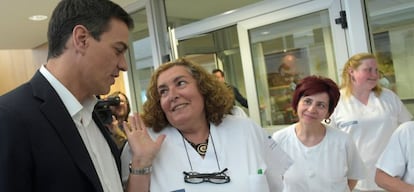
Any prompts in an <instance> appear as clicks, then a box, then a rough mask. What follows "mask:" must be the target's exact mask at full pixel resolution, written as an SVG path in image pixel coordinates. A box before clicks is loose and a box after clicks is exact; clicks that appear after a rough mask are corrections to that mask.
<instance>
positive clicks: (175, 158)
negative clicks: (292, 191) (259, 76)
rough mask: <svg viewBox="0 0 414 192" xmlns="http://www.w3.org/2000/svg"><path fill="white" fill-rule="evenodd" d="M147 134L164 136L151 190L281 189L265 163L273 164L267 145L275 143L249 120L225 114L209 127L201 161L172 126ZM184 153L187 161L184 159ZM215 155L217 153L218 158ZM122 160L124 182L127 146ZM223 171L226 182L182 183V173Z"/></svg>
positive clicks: (244, 191)
mask: <svg viewBox="0 0 414 192" xmlns="http://www.w3.org/2000/svg"><path fill="white" fill-rule="evenodd" d="M149 132H150V134H151V136H152V137H153V138H156V137H157V136H158V135H159V134H165V135H166V138H165V140H164V142H163V144H162V146H161V150H160V152H159V153H158V155H157V156H156V158H155V160H154V161H153V164H152V167H153V172H152V174H151V184H150V190H151V191H156V192H158V191H160V192H161V191H162V192H168V191H180V192H182V191H185V192H212V191H214V192H231V191H237V192H252V191H271V192H274V191H281V188H282V187H283V186H282V181H281V174H279V175H274V174H272V173H271V172H269V170H267V169H268V167H269V166H268V163H272V162H270V161H268V160H269V159H268V157H267V155H268V151H267V147H268V144H267V143H269V141H271V142H274V141H273V140H272V139H271V137H270V136H268V135H267V134H266V132H265V131H264V130H263V129H262V128H261V127H259V126H258V125H257V124H255V123H254V122H253V121H251V120H250V119H247V118H243V117H237V116H232V115H228V116H226V117H225V118H224V119H223V122H222V123H221V124H220V125H218V126H215V125H214V124H210V135H211V136H210V137H209V139H208V147H207V153H206V155H205V157H204V159H203V158H202V157H201V156H200V155H199V154H198V153H197V151H196V150H195V149H194V148H193V147H192V146H191V145H190V144H189V143H188V142H187V141H186V140H184V139H183V137H182V136H181V134H180V133H179V132H178V131H177V129H176V128H174V127H166V128H164V129H163V130H162V131H161V132H160V133H154V132H152V129H149ZM184 145H185V147H184ZM185 148H187V151H186V150H185ZM187 152H188V156H189V158H187ZM215 154H217V158H216V155H215ZM284 154H285V153H284ZM121 158H122V163H123V165H122V166H123V168H122V170H123V180H124V181H125V180H126V179H127V178H128V174H129V172H128V168H127V165H128V162H129V161H130V158H131V154H130V153H129V146H126V147H125V148H124V151H123V154H122V157H121ZM190 162H191V165H192V170H191V166H190ZM217 162H218V163H217ZM125 164H126V165H125ZM219 166H220V167H219ZM224 168H227V169H228V171H226V172H225V173H226V174H227V175H228V176H230V179H231V181H230V182H229V183H225V184H212V183H209V182H204V183H200V184H189V183H185V182H184V174H183V171H185V172H190V171H196V172H199V173H212V172H219V171H221V170H223V169H224ZM259 169H262V170H263V171H264V174H263V175H259V174H258V170H259ZM269 186H271V187H269ZM269 188H271V189H269ZM277 188H278V189H277Z"/></svg>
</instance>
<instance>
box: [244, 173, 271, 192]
mask: <svg viewBox="0 0 414 192" xmlns="http://www.w3.org/2000/svg"><path fill="white" fill-rule="evenodd" d="M248 184H249V191H260V192H269V185H268V183H267V178H266V175H262V174H255V175H249V183H248Z"/></svg>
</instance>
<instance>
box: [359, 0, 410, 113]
mask: <svg viewBox="0 0 414 192" xmlns="http://www.w3.org/2000/svg"><path fill="white" fill-rule="evenodd" d="M365 4H366V9H367V15H368V24H369V28H370V30H369V31H370V33H371V34H370V36H371V40H372V49H373V52H374V53H375V54H376V55H377V57H378V65H379V70H380V71H381V72H382V73H383V77H384V78H386V80H385V79H383V80H385V81H384V82H387V81H388V82H389V83H385V84H384V86H386V87H387V88H390V89H391V90H393V91H395V92H396V93H397V94H398V95H399V96H400V97H401V99H402V100H403V102H404V103H405V104H406V106H407V108H408V109H409V110H410V111H411V113H413V112H414V84H413V83H412V82H413V81H414V76H413V75H411V73H410V71H414V65H412V64H411V63H412V62H413V61H414V23H413V21H414V14H413V12H414V2H413V1H412V0H398V1H389V0H366V1H365Z"/></svg>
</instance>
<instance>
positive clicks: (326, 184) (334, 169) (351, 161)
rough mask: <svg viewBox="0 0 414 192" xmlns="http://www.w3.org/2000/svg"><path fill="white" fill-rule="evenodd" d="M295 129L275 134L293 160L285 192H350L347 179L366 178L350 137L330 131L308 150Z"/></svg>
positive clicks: (286, 178) (336, 131)
mask: <svg viewBox="0 0 414 192" xmlns="http://www.w3.org/2000/svg"><path fill="white" fill-rule="evenodd" d="M295 126H296V124H293V125H290V126H289V127H287V128H285V129H282V130H280V131H277V132H275V133H274V134H273V139H275V141H276V143H278V144H279V146H280V147H281V148H282V149H283V150H284V151H285V152H286V153H287V154H288V155H289V156H290V157H291V158H292V159H293V160H294V163H293V165H292V166H291V167H290V168H289V170H288V171H286V173H285V175H284V184H285V185H284V192H308V191H318V192H349V191H350V190H349V187H348V179H354V180H358V179H362V178H364V177H365V170H364V169H365V167H364V163H363V162H362V160H361V157H360V156H359V153H358V151H357V150H356V147H355V144H354V142H353V141H352V138H351V137H350V136H349V135H348V134H346V133H344V132H341V131H339V130H337V129H333V128H330V127H327V128H326V135H325V137H324V138H323V140H322V141H321V142H320V143H318V144H317V145H315V146H312V147H307V146H305V145H303V143H302V142H301V141H300V140H299V139H298V138H297V136H296V132H295Z"/></svg>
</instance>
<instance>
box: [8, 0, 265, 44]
mask: <svg viewBox="0 0 414 192" xmlns="http://www.w3.org/2000/svg"><path fill="white" fill-rule="evenodd" d="M113 1H114V2H116V3H118V4H119V5H121V6H122V7H124V8H126V7H129V6H131V4H137V3H138V2H140V3H141V2H143V1H147V0H113ZM257 1H260V0H238V1H222V0H209V1H197V2H195V1H193V0H173V1H172V0H170V1H167V3H169V4H168V5H167V6H168V10H169V13H168V14H169V15H170V16H174V17H178V18H183V16H184V15H185V16H187V18H188V17H189V15H191V18H188V19H192V20H193V19H196V20H197V19H200V18H205V17H206V16H207V15H210V16H211V15H212V14H213V12H215V13H217V12H220V11H221V12H224V11H227V10H230V9H232V8H235V6H243V5H247V4H251V3H253V2H257ZM58 2H59V0H0V26H1V28H0V50H1V49H33V48H36V47H38V46H41V45H43V44H45V43H46V42H47V36H46V33H47V27H48V22H49V19H47V20H44V21H37V22H34V21H30V20H29V19H28V17H29V16H32V15H39V14H41V15H47V16H48V17H50V15H51V14H52V11H53V9H54V7H55V6H56V5H57V3H58ZM171 2H174V3H171ZM218 4H219V5H220V6H217V5H218ZM235 4H237V5H235ZM5 5H6V6H5ZM183 5H185V6H183ZM183 7H191V9H187V11H184V10H186V9H183ZM188 10H190V11H191V13H189V12H188ZM221 12H220V13H221Z"/></svg>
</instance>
